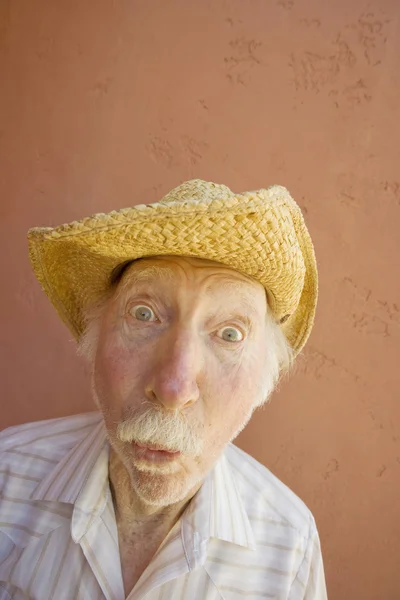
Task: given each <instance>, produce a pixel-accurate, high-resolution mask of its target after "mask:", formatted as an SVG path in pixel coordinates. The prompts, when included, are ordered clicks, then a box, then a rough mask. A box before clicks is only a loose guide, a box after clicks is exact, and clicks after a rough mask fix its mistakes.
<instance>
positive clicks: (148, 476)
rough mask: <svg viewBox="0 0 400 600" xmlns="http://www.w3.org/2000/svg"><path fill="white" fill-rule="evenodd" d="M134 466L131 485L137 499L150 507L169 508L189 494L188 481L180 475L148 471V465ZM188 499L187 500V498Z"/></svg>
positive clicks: (152, 469) (151, 469)
mask: <svg viewBox="0 0 400 600" xmlns="http://www.w3.org/2000/svg"><path fill="white" fill-rule="evenodd" d="M142 467H143V468H139V465H135V468H134V472H133V473H132V484H133V487H134V489H135V492H136V494H137V495H138V496H139V498H140V499H141V500H142V501H143V502H145V503H146V504H149V505H151V506H160V507H162V506H170V505H171V504H176V503H178V502H182V501H183V500H185V499H186V498H187V497H188V496H189V493H190V488H189V487H188V481H187V479H186V480H185V479H184V477H183V473H182V471H181V472H180V474H178V473H177V472H175V473H165V472H162V471H161V470H160V469H154V466H152V467H151V468H150V469H149V466H148V465H142ZM188 499H189V498H188Z"/></svg>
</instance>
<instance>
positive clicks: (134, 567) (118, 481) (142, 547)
mask: <svg viewBox="0 0 400 600" xmlns="http://www.w3.org/2000/svg"><path fill="white" fill-rule="evenodd" d="M109 479H110V487H111V493H112V497H113V503H114V510H115V518H116V523H117V529H118V544H119V551H120V559H121V569H122V578H123V583H124V589H125V595H126V596H128V594H129V593H130V591H131V590H132V589H133V588H134V587H135V585H136V583H137V581H138V580H139V579H140V576H141V575H142V573H143V572H144V571H145V569H146V567H147V566H148V565H149V563H150V562H151V560H152V558H153V556H154V555H155V554H156V552H157V550H158V549H159V548H160V546H161V545H162V543H163V542H164V540H165V539H166V537H167V535H168V533H169V532H170V531H171V529H172V528H173V527H174V525H175V524H176V523H177V521H178V520H179V518H180V516H181V515H182V513H183V511H184V510H185V507H186V506H187V504H188V502H189V501H190V498H191V497H192V495H193V494H192V495H190V496H189V498H186V499H185V500H183V501H182V502H179V503H177V504H173V505H171V506H167V507H158V506H152V505H150V504H147V503H146V502H143V501H142V500H141V499H140V498H139V497H138V495H137V494H136V492H135V490H134V489H133V487H132V482H131V480H130V477H129V474H128V472H127V470H126V468H125V466H124V465H123V463H122V462H121V460H120V459H119V458H118V456H117V455H116V454H115V452H114V451H113V449H112V448H110V460H109Z"/></svg>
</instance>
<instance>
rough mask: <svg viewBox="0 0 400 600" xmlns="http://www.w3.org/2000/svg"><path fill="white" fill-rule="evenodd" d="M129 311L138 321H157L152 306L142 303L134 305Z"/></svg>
mask: <svg viewBox="0 0 400 600" xmlns="http://www.w3.org/2000/svg"><path fill="white" fill-rule="evenodd" d="M129 312H130V314H131V315H132V317H134V318H135V319H137V320H138V321H157V317H156V315H155V314H154V312H153V311H152V310H151V308H149V307H148V306H144V305H142V304H140V305H138V306H133V307H132V308H131V309H130V311H129Z"/></svg>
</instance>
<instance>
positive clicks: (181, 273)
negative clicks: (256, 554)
mask: <svg viewBox="0 0 400 600" xmlns="http://www.w3.org/2000/svg"><path fill="white" fill-rule="evenodd" d="M266 314H267V303H266V295H265V290H264V288H263V287H262V286H261V284H259V283H257V282H255V281H253V280H251V279H250V278H248V277H246V276H245V275H242V274H240V273H238V272H237V271H234V270H232V269H229V268H228V267H224V266H222V265H219V264H217V263H213V262H211V261H205V260H200V259H194V258H183V257H157V258H151V259H143V260H140V261H137V262H135V263H133V264H132V265H131V266H130V268H129V269H128V270H127V272H126V273H125V275H124V277H123V279H122V281H121V283H120V284H119V288H118V289H117V292H116V294H115V295H114V297H113V298H112V299H111V300H110V302H109V303H108V305H107V307H106V309H105V311H104V314H103V316H102V318H101V321H100V331H99V340H98V346H97V351H96V355H95V359H94V372H93V387H94V392H95V395H96V399H97V402H98V404H99V407H100V409H101V411H102V413H103V416H104V420H105V424H106V428H107V431H108V435H109V439H110V443H111V446H112V449H113V450H114V452H115V453H116V455H117V456H118V457H119V459H120V460H121V461H122V463H123V464H124V466H125V468H126V469H127V471H128V473H129V476H130V479H131V483H132V486H133V489H134V490H135V492H136V493H137V494H138V496H139V497H140V498H141V499H142V500H143V501H145V502H148V503H149V504H154V505H160V506H163V505H164V506H166V505H169V504H172V503H175V502H179V501H181V500H183V499H185V498H186V497H188V495H189V494H190V492H191V490H193V489H195V488H196V486H197V485H198V484H199V483H200V482H201V481H202V479H203V478H204V476H205V474H206V473H207V471H209V469H210V468H211V467H212V466H213V465H214V463H215V461H216V460H217V459H218V457H219V456H220V454H221V452H222V451H223V449H224V447H225V446H226V444H227V443H228V442H229V441H231V440H232V439H233V438H235V437H236V435H237V434H238V433H239V432H240V431H241V429H242V428H243V427H244V426H245V425H246V423H247V422H248V420H249V418H250V416H251V414H252V411H253V409H254V407H255V406H256V405H257V404H258V403H260V401H262V400H263V399H264V398H263V397H262V396H263V394H264V393H265V392H264V390H263V385H264V382H265V379H266V377H268V373H267V369H268V365H267V363H266V359H265V357H266V356H267V344H268V339H267V336H266Z"/></svg>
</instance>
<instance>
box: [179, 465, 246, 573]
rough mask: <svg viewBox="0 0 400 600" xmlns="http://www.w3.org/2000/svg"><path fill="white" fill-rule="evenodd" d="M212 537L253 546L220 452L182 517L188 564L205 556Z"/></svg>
mask: <svg viewBox="0 0 400 600" xmlns="http://www.w3.org/2000/svg"><path fill="white" fill-rule="evenodd" d="M211 538H215V539H218V540H222V541H225V542H228V543H231V544H236V545H238V546H242V547H243V548H247V549H249V550H254V549H255V548H256V541H255V537H254V532H253V529H252V527H251V524H250V520H249V517H248V515H247V513H246V509H245V507H244V504H243V500H242V498H241V496H240V493H239V490H238V488H237V486H236V483H235V479H234V475H233V473H232V471H231V469H230V467H229V463H228V460H227V458H226V456H225V454H223V455H222V456H221V458H220V459H219V461H218V462H217V464H216V465H215V467H214V468H213V469H212V471H210V473H209V474H208V475H207V477H206V479H205V480H204V482H203V485H202V486H201V488H200V489H199V491H198V492H197V494H196V495H195V497H194V498H193V500H192V502H191V503H190V504H189V506H188V508H187V510H186V511H185V513H184V515H183V517H182V539H183V543H184V545H185V550H186V555H187V558H188V562H189V565H191V568H195V566H196V565H197V564H198V563H199V562H203V561H204V560H205V556H206V553H207V545H208V542H209V540H210V539H211Z"/></svg>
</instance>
